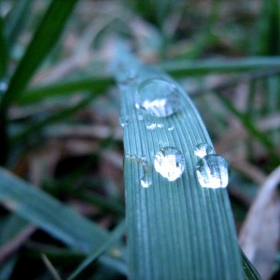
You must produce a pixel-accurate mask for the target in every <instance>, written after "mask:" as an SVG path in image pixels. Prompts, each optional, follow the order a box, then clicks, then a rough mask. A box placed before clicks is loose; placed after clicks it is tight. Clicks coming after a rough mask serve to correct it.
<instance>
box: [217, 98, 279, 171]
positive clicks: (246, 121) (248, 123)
mask: <svg viewBox="0 0 280 280" xmlns="http://www.w3.org/2000/svg"><path fill="white" fill-rule="evenodd" d="M217 97H218V98H219V99H220V100H221V101H222V102H223V104H224V105H225V106H226V108H227V109H228V110H229V111H230V112H232V113H233V114H234V115H235V116H236V117H237V118H238V119H239V120H240V121H241V122H242V124H243V125H244V127H245V128H246V129H247V130H248V131H249V132H250V133H251V135H253V136H254V137H255V138H256V139H257V140H258V141H259V142H260V143H261V144H262V145H263V147H264V148H265V149H266V150H267V152H268V154H269V155H270V157H271V161H272V162H273V164H274V166H277V165H279V163H280V159H279V156H278V155H277V153H275V148H274V143H273V142H272V141H271V139H270V138H269V137H268V136H267V135H265V134H264V133H262V132H261V131H259V130H258V129H257V128H256V126H255V125H254V122H253V120H252V119H251V118H250V116H249V115H247V114H244V113H242V112H240V111H239V110H238V109H237V108H235V106H234V105H233V104H232V102H231V101H230V100H229V99H228V98H227V97H225V96H224V95H222V94H217Z"/></svg>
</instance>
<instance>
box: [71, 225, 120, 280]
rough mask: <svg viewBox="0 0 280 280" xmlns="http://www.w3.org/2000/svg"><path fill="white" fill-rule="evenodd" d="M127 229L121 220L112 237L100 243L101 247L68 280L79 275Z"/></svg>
mask: <svg viewBox="0 0 280 280" xmlns="http://www.w3.org/2000/svg"><path fill="white" fill-rule="evenodd" d="M124 231H125V223H124V222H121V223H120V224H119V225H118V226H117V228H116V229H114V230H113V232H112V233H111V234H110V237H109V238H108V239H107V241H106V242H105V243H103V244H100V246H99V248H97V249H96V250H95V252H94V253H93V254H92V255H90V256H89V257H88V258H87V259H85V260H84V261H83V262H82V263H81V264H80V265H79V266H78V268H77V269H75V271H74V272H73V273H72V274H71V275H70V276H69V277H68V278H67V279H68V280H73V279H75V278H76V277H77V276H78V275H80V274H81V273H82V272H83V271H84V270H85V269H86V268H87V267H88V266H89V265H90V264H92V263H93V262H94V261H95V260H96V259H97V258H98V257H99V256H100V255H101V254H102V253H104V252H105V251H106V250H108V249H109V248H110V247H111V246H112V245H114V243H115V242H116V241H117V240H118V239H119V238H120V237H121V236H122V235H123V234H124Z"/></svg>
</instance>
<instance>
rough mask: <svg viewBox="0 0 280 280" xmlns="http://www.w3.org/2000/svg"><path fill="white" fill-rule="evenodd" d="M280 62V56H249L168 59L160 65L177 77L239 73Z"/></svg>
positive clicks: (276, 64) (275, 64) (268, 67)
mask: <svg viewBox="0 0 280 280" xmlns="http://www.w3.org/2000/svg"><path fill="white" fill-rule="evenodd" d="M279 64H280V57H249V58H240V59H237V58H234V59H209V60H205V59H203V60H184V59H180V60H173V61H172V60H167V61H164V62H162V63H160V64H158V66H159V67H160V68H161V69H163V70H164V71H166V72H168V73H169V74H170V75H172V76H173V77H176V78H180V77H186V76H190V75H204V74H208V73H211V74H213V73H234V72H236V73H239V72H240V71H248V70H256V69H261V68H267V69H271V68H273V67H277V66H279Z"/></svg>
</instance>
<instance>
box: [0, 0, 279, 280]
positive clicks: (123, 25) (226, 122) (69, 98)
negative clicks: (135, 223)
mask: <svg viewBox="0 0 280 280" xmlns="http://www.w3.org/2000/svg"><path fill="white" fill-rule="evenodd" d="M66 2H67V4H65V1H63V0H57V1H38V0H36V1H32V0H26V1H25V0H22V1H16V0H14V1H8V0H7V1H6V0H2V1H1V2H0V5H1V6H0V8H1V18H0V93H1V103H0V108H1V111H0V151H1V152H0V159H1V165H2V167H3V168H2V169H1V172H0V199H1V201H2V204H1V209H0V220H1V222H0V227H1V230H0V232H1V234H0V245H1V247H0V262H1V266H0V267H1V268H0V279H18V278H19V277H20V278H23V277H25V278H28V279H59V277H61V278H62V279H66V278H67V277H69V276H70V275H71V274H72V273H75V271H77V270H75V269H77V267H78V266H79V265H80V264H81V262H82V261H83V260H85V257H86V256H87V257H88V259H86V260H85V261H84V263H82V265H84V267H87V269H86V270H84V271H83V274H81V276H80V277H81V279H126V277H127V264H126V261H125V258H126V257H125V256H126V249H127V247H126V240H125V238H123V239H122V238H120V236H124V235H123V234H124V232H125V229H124V227H123V226H122V225H123V224H122V221H123V220H124V213H125V205H124V182H123V179H122V176H123V170H122V163H123V146H122V129H121V127H120V126H119V123H118V117H119V114H120V103H121V102H120V94H119V92H118V90H117V88H116V86H115V84H114V82H113V77H112V76H113V75H112V74H111V73H110V70H109V64H110V63H111V61H112V57H113V56H114V52H115V51H116V40H117V38H119V37H122V38H125V39H127V40H128V41H129V42H130V44H131V48H132V49H133V52H134V53H135V54H136V55H137V56H138V57H140V58H141V59H142V60H143V61H144V62H146V63H147V64H152V65H153V66H156V67H159V68H160V69H162V70H163V71H166V72H167V73H169V74H170V75H171V76H172V77H173V78H176V80H177V82H178V83H180V84H181V86H182V87H183V88H184V89H185V90H186V91H187V92H188V93H189V95H190V96H191V98H192V100H193V102H194V103H195V105H196V107H197V108H198V111H199V112H200V114H201V116H202V119H203V121H204V123H205V125H206V128H207V130H208V132H209V134H210V137H211V139H212V141H213V144H214V147H215V149H216V152H217V153H218V154H221V155H222V156H224V157H225V158H226V159H227V160H228V161H229V163H230V164H231V169H232V175H231V182H230V185H229V187H228V193H229V197H230V202H231V207H232V209H233V215H234V218H235V226H236V229H237V232H238V233H239V236H240V244H241V247H242V248H243V249H244V251H245V253H246V254H247V256H248V258H249V259H250V260H251V261H252V263H253V264H254V265H255V266H256V268H257V269H258V271H259V272H260V274H261V275H262V277H263V278H264V279H273V277H274V279H277V275H278V274H279V271H280V269H279V250H278V247H277V246H278V242H279V232H280V231H279V228H280V227H279V221H280V219H279V203H278V202H279V197H278V194H277V185H278V184H279V176H278V174H279V171H278V169H277V167H278V166H279V162H280V160H279V153H280V148H279V143H280V141H279V140H280V139H279V135H280V130H279V124H280V94H279V92H280V77H279V75H280V63H279V62H280V4H279V1H278V0H266V1H260V0H257V1H239V0H237V1H219V0H214V1H206V0H201V1H191V0H189V1H176V3H174V1H170V0H164V1H156V0H150V1H144V2H143V1H141V0H139V1H137V0H134V1H90V0H79V1H74V0H73V1H72V0H71V1H70V0H69V1H66ZM7 171H9V172H7ZM275 174H276V175H275ZM19 178H22V179H24V180H25V181H24V182H23V181H22V180H21V179H19ZM26 181H27V182H28V183H26ZM35 186H36V188H35ZM258 194H259V195H258ZM256 198H257V199H256ZM262 198H265V199H262ZM254 209H255V210H254ZM256 209H257V210H256ZM58 213H59V214H60V216H59V215H58ZM18 215H19V216H18ZM83 216H86V218H85V217H83ZM73 217H74V218H73ZM89 220H90V221H89ZM33 224H35V225H36V226H34V225H33ZM118 224H120V226H119V227H117V225H118ZM54 225H55V226H54ZM248 225H250V226H248ZM252 225H253V226H252ZM111 231H112V233H111ZM93 236H94V238H93ZM97 237H98V238H97ZM102 240H103V241H102ZM102 242H103V243H102ZM101 243H102V244H101ZM101 245H102V246H101ZM103 252H105V253H104V254H102V257H100V254H101V253H103ZM42 256H45V257H46V258H45V257H44V258H42ZM46 260H49V262H48V261H46ZM88 264H90V265H88ZM80 267H81V266H80ZM247 269H248V270H250V269H252V268H251V267H249V268H248V267H247ZM73 275H74V274H72V276H73ZM252 279H254V276H252Z"/></svg>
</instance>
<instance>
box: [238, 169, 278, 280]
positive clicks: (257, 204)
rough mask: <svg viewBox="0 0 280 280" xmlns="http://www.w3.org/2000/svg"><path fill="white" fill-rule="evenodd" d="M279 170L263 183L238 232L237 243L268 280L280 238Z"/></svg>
mask: <svg viewBox="0 0 280 280" xmlns="http://www.w3.org/2000/svg"><path fill="white" fill-rule="evenodd" d="M279 182H280V167H278V168H277V169H275V170H274V171H273V172H272V173H271V174H270V175H269V176H268V177H267V179H266V181H265V183H264V184H263V186H262V187H261V188H260V191H259V193H258V195H257V197H256V199H255V201H254V202H253V204H252V206H251V208H250V210H249V213H248V215H247V217H246V220H245V222H244V224H243V226H242V228H241V230H240V234H239V243H240V246H241V248H242V249H243V251H244V253H245V254H246V256H247V257H248V259H249V260H250V261H251V262H252V263H253V265H254V266H255V267H256V269H257V270H258V271H259V273H260V275H261V276H262V277H263V279H269V278H270V277H271V273H272V267H273V264H274V261H275V257H276V254H277V249H278V244H279V238H280V198H279V194H278V190H277V186H278V184H279Z"/></svg>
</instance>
